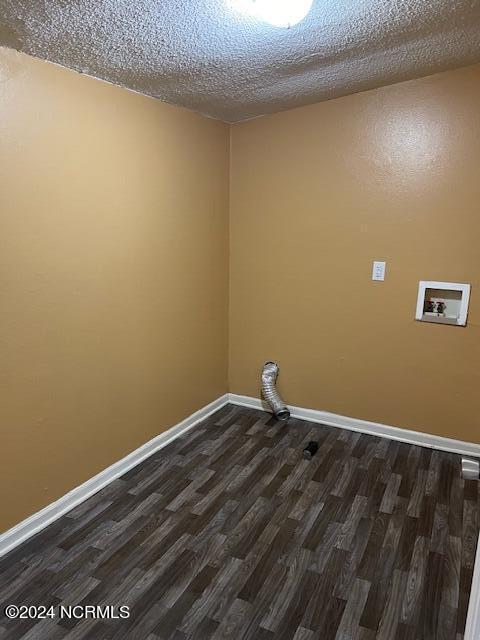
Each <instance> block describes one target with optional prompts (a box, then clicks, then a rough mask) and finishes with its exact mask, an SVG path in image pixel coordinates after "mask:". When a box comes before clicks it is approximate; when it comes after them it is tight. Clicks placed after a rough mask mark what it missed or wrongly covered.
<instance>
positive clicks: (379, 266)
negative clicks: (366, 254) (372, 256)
mask: <svg viewBox="0 0 480 640" xmlns="http://www.w3.org/2000/svg"><path fill="white" fill-rule="evenodd" d="M385 267H386V262H381V261H379V260H375V262H374V263H373V268H372V280H382V281H383V280H385Z"/></svg>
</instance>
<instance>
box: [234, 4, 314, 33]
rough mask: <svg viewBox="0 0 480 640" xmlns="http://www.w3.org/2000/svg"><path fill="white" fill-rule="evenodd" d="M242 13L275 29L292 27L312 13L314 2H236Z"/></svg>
mask: <svg viewBox="0 0 480 640" xmlns="http://www.w3.org/2000/svg"><path fill="white" fill-rule="evenodd" d="M235 4H236V6H237V8H238V9H239V10H240V11H242V13H247V14H249V15H251V16H253V17H254V18H256V19H257V20H260V21H261V22H268V24H271V25H272V26H274V27H292V26H293V25H295V24H298V23H299V22H301V21H302V20H303V19H304V18H305V16H306V15H307V14H308V12H309V11H310V9H311V7H312V4H313V0H236V1H235Z"/></svg>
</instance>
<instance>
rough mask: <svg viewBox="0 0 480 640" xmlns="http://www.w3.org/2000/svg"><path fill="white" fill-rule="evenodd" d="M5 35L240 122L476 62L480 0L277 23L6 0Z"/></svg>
mask: <svg viewBox="0 0 480 640" xmlns="http://www.w3.org/2000/svg"><path fill="white" fill-rule="evenodd" d="M0 44H3V45H5V46H8V47H12V48H15V49H18V50H20V51H24V52H26V53H29V54H31V55H34V56H37V57H39V58H43V59H45V60H50V61H52V62H56V63H58V64H61V65H63V66H66V67H70V68H71V69H75V70H77V71H80V72H83V73H88V74H89V75H92V76H95V77H97V78H101V79H103V80H107V81H109V82H112V83H115V84H118V85H121V86H124V87H128V88H130V89H133V90H135V91H139V92H141V93H144V94H147V95H150V96H153V97H156V98H159V99H161V100H164V101H166V102H170V103H173V104H177V105H181V106H184V107H187V108H188V109H193V110H195V111H199V112H201V113H203V114H205V115H208V116H211V117H213V118H219V119H221V120H225V121H227V122H237V121H240V120H243V119H246V118H251V117H255V116H259V115H263V114H267V113H272V112H275V111H281V110H284V109H290V108H292V107H296V106H300V105H304V104H309V103H313V102H318V101H321V100H327V99H329V98H334V97H337V96H340V95H345V94H348V93H355V92H357V91H362V90H365V89H370V88H373V87H376V86H380V85H385V84H391V83H394V82H398V81H401V80H406V79H410V78H415V77H419V76H423V75H428V74H431V73H435V72H437V71H443V70H445V69H450V68H454V67H459V66H462V65H467V64H471V63H474V62H478V61H479V60H480V0H351V1H350V2H343V1H342V2H340V1H339V0H315V2H314V4H313V7H312V10H311V12H310V13H309V15H308V16H307V18H305V20H304V21H303V22H301V23H300V24H298V25H296V26H294V27H291V28H290V29H281V28H275V27H271V26H269V25H267V24H265V23H261V22H258V21H256V20H254V19H253V18H250V17H247V16H245V15H243V14H242V13H240V12H239V11H238V10H236V8H235V0H195V1H194V2H192V0H41V1H38V2H32V0H0Z"/></svg>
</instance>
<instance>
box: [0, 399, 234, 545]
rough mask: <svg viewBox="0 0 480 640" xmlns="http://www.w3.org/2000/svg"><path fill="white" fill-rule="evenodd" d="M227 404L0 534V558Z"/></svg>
mask: <svg viewBox="0 0 480 640" xmlns="http://www.w3.org/2000/svg"><path fill="white" fill-rule="evenodd" d="M227 403H228V394H227V393H226V394H225V395H223V396H221V397H220V398H217V400H214V401H213V402H211V403H210V404H207V405H206V406H205V407H203V408H202V409H199V410H198V411H195V413H192V415H191V416H188V418H185V420H182V421H181V422H179V423H178V424H176V425H175V426H173V427H172V428H171V429H167V431H164V432H163V433H161V434H160V435H158V436H156V437H155V438H153V440H150V441H149V442H146V443H145V444H143V445H142V446H141V447H139V448H138V449H135V451H132V453H129V454H128V455H127V456H125V458H122V459H121V460H119V461H118V462H115V463H114V464H112V465H111V466H110V467H108V468H107V469H104V470H103V471H100V473H98V474H97V475H96V476H94V477H93V478H90V479H89V480H87V481H86V482H84V483H83V484H81V485H80V486H79V487H76V488H75V489H72V490H71V491H69V492H68V493H66V494H65V495H64V496H62V497H61V498H59V499H58V500H56V501H55V502H52V503H51V504H49V505H48V506H46V507H45V508H44V509H42V510H41V511H38V512H37V513H34V514H33V515H31V516H30V517H29V518H27V519H26V520H23V521H22V522H20V523H19V524H17V525H15V526H14V527H12V528H11V529H9V530H8V531H5V533H3V534H1V535H0V557H1V556H3V555H4V554H6V553H8V552H9V551H11V550H12V549H13V548H14V547H16V546H17V545H19V544H21V543H22V542H24V541H25V540H27V539H28V538H30V537H31V536H33V535H35V534H36V533H39V531H41V530H42V529H44V528H45V527H47V526H48V525H49V524H51V523H52V522H54V521H55V520H57V519H58V518H60V517H61V516H63V515H64V514H65V513H67V512H68V511H70V510H71V509H73V508H74V507H76V506H77V505H78V504H80V503H81V502H84V500H86V499H87V498H90V497H91V496H92V495H94V494H95V493H97V492H98V491H100V489H103V488H104V487H105V486H106V485H107V484H109V483H110V482H112V481H113V480H115V479H116V478H119V477H120V476H121V475H123V474H124V473H126V472H127V471H129V470H130V469H132V468H133V467H135V466H136V465H137V464H140V462H142V461H143V460H145V458H148V457H149V456H151V455H152V454H154V453H155V452H156V451H158V450H159V449H161V448H162V447H165V446H166V445H167V444H169V443H170V442H171V441H172V440H175V438H178V437H179V436H181V435H182V434H184V433H186V432H187V431H189V430H190V429H192V428H193V427H194V426H195V425H197V424H198V423H199V422H201V421H202V420H205V418H208V416H209V415H211V414H212V413H215V411H218V410H219V409H221V408H222V407H223V406H225V405H226V404H227Z"/></svg>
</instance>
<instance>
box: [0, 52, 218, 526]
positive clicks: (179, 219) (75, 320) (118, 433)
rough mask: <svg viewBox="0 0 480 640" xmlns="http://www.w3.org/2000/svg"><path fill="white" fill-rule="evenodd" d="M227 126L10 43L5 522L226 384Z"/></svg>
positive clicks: (0, 212)
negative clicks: (18, 49) (16, 50)
mask: <svg viewBox="0 0 480 640" xmlns="http://www.w3.org/2000/svg"><path fill="white" fill-rule="evenodd" d="M227 207H228V127H227V126H226V125H223V124H221V123H219V122H214V121H212V120H207V119H205V118H202V117H200V116H197V115H194V114H192V113H189V112H187V111H184V110H181V109H177V108H174V107H171V106H168V105H165V104H162V103H160V102H157V101H154V100H152V99H149V98H144V97H142V96H140V95H136V94H134V93H129V92H127V91H125V90H123V89H119V88H116V87H114V86H110V85H108V84H105V83H101V82H98V81H96V80H93V79H90V78H87V77H82V76H80V75H78V74H75V73H73V72H71V71H67V70H65V69H61V68H60V67H56V66H54V65H51V64H47V63H43V62H40V61H36V60H33V59H31V58H29V57H27V56H25V55H20V54H17V53H14V52H13V51H9V50H6V49H0V300H1V306H0V443H1V444H0V447H1V465H0V505H1V509H0V530H3V529H6V528H8V527H9V526H11V525H13V524H14V523H15V522H17V521H19V520H21V519H23V518H24V517H26V516H28V515H30V514H31V513H32V512H34V511H36V510H38V509H39V508H41V507H43V506H44V505H46V504H47V503H49V502H51V501H52V500H54V499H55V498H57V497H59V496H61V495H63V494H64V493H65V492H66V491H68V490H69V489H71V488H72V487H74V486H76V485H78V484H80V483H81V482H83V481H84V480H86V479H87V478H89V477H91V476H92V475H94V474H95V473H97V472H98V471H100V470H102V469H104V468H105V467H106V466H108V465H110V464H111V463H113V462H114V461H116V460H118V459H119V458H121V457H123V456H124V455H125V454H127V453H129V452H130V451H132V450H133V449H135V448H136V447H138V446H139V445H141V444H142V443H144V442H146V441H147V440H149V439H150V438H152V437H154V436H155V435H157V434H158V433H160V432H161V431H163V430H164V429H166V428H167V427H169V426H171V425H172V424H174V423H176V422H177V421H179V420H180V419H182V418H183V417H185V416H187V415H189V414H190V413H192V412H193V411H195V410H196V409H198V408H199V407H201V406H203V405H205V404H207V403H208V402H210V401H212V400H214V399H215V398H217V397H218V396H219V395H221V394H223V393H224V392H225V391H226V390H227V277H228V256H227V249H228V243H227V233H228V215H227V214H228V211H227Z"/></svg>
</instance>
